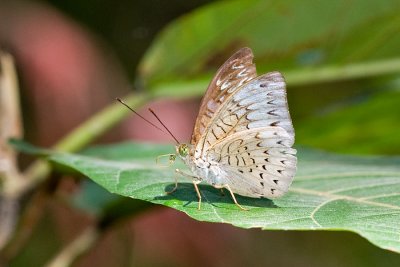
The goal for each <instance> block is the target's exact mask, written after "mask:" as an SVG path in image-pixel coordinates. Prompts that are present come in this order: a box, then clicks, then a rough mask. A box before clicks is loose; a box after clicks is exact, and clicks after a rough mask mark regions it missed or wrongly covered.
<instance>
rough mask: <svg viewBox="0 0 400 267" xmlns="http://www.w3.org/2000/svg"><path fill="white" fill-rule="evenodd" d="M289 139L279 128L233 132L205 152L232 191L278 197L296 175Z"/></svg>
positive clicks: (247, 194)
mask: <svg viewBox="0 0 400 267" xmlns="http://www.w3.org/2000/svg"><path fill="white" fill-rule="evenodd" d="M293 141H294V139H293V137H292V136H290V135H289V134H288V133H287V131H286V130H285V129H283V128H281V127H276V126H274V127H259V128H253V129H249V130H245V131H241V132H238V133H235V134H233V135H231V136H229V137H227V138H225V139H224V140H223V141H222V142H221V143H219V144H218V145H216V146H215V147H214V148H213V149H211V150H210V151H208V153H209V156H210V155H211V156H212V157H213V159H214V160H215V159H216V160H217V161H218V162H219V164H220V166H221V168H223V170H224V171H225V173H226V174H227V177H226V178H227V180H228V181H229V186H230V188H231V189H232V190H233V192H235V193H238V194H240V195H243V196H250V197H268V198H274V197H279V196H282V195H283V194H284V193H285V192H286V191H287V190H288V188H289V186H290V184H291V183H292V180H293V177H294V174H295V172H296V162H297V158H296V156H295V154H296V150H295V149H293V148H291V146H292V145H293Z"/></svg>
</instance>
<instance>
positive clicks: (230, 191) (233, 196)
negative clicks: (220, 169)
mask: <svg viewBox="0 0 400 267" xmlns="http://www.w3.org/2000/svg"><path fill="white" fill-rule="evenodd" d="M214 187H215V188H221V189H222V188H226V189H228V191H229V193H231V196H232V199H233V202H235V204H236V206H238V207H239V208H240V209H242V210H249V209H246V208H243V207H242V206H241V205H240V204H239V203H238V202H237V200H236V197H235V194H234V193H233V191H232V189H231V187H230V186H229V185H227V184H224V185H219V186H218V185H215V186H214Z"/></svg>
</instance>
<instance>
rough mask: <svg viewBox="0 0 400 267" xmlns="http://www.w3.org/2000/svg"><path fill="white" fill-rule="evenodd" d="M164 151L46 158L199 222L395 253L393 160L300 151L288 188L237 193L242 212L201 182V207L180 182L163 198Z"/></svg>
mask: <svg viewBox="0 0 400 267" xmlns="http://www.w3.org/2000/svg"><path fill="white" fill-rule="evenodd" d="M93 151H96V153H93ZM118 151H119V153H118ZM151 151H152V154H153V156H152V157H150V152H151ZM167 151H169V152H172V151H174V150H173V147H172V146H163V145H155V144H153V145H151V144H147V145H143V144H133V143H124V144H121V145H116V146H104V147H100V148H96V149H94V150H92V153H91V156H88V155H86V156H84V155H73V154H64V153H55V154H53V155H52V156H51V157H50V159H51V160H53V161H55V162H57V163H59V164H65V165H67V166H69V167H71V168H75V169H76V170H78V171H80V172H81V173H83V174H85V175H87V176H88V177H90V178H91V179H93V180H94V181H95V182H96V183H98V184H100V185H101V186H103V187H104V188H106V189H107V190H109V191H110V192H112V193H116V194H120V195H123V196H127V197H131V198H135V199H141V200H145V201H149V202H152V203H155V204H161V205H165V206H168V207H172V208H174V209H177V210H180V211H183V212H185V213H186V214H188V215H189V216H190V217H192V218H195V219H197V220H200V221H208V222H219V223H228V224H233V225H235V226H238V227H243V228H254V227H257V228H263V229H284V230H289V229H290V230H348V231H354V232H356V233H358V234H360V235H361V236H363V237H365V238H367V239H368V240H370V241H371V242H372V243H374V244H376V245H378V246H380V247H382V248H385V249H389V250H393V251H396V252H400V234H399V233H400V197H399V192H400V158H391V157H350V156H339V155H332V154H325V153H322V152H317V151H309V150H306V149H300V150H299V153H298V155H299V164H298V174H297V176H296V178H295V181H294V183H293V185H292V187H291V189H290V191H289V193H288V194H286V195H285V196H284V197H282V198H279V199H276V200H273V201H271V200H268V199H254V198H248V197H241V196H238V197H237V199H238V201H239V203H241V204H242V205H243V206H245V207H247V208H249V209H250V210H249V211H247V212H246V211H242V210H239V209H238V207H237V206H235V205H234V204H233V202H232V200H231V198H230V196H229V194H225V195H221V194H220V192H219V190H216V189H214V188H213V187H211V186H208V185H201V186H200V190H201V192H202V196H203V205H202V209H201V210H197V202H198V200H197V196H196V193H195V191H194V189H193V186H192V184H191V183H189V182H188V181H187V182H186V181H183V183H180V186H179V188H178V190H177V191H176V192H175V193H173V194H171V195H166V194H165V192H166V191H168V190H170V189H172V187H173V185H174V171H173V169H172V168H162V167H159V166H157V165H156V164H155V163H154V158H155V157H156V156H157V155H159V154H164V153H166V152H167ZM142 152H143V156H142ZM177 165H178V167H182V165H183V164H182V163H180V162H177Z"/></svg>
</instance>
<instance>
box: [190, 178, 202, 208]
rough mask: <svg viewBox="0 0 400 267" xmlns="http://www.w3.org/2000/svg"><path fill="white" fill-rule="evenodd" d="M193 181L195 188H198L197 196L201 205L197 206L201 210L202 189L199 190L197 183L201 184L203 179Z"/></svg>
mask: <svg viewBox="0 0 400 267" xmlns="http://www.w3.org/2000/svg"><path fill="white" fill-rule="evenodd" d="M192 182H193V185H194V189H196V193H197V198H198V199H199V205H198V206H197V209H198V210H200V208H201V194H200V190H199V187H198V186H197V184H199V183H200V182H201V181H199V180H193V181H192Z"/></svg>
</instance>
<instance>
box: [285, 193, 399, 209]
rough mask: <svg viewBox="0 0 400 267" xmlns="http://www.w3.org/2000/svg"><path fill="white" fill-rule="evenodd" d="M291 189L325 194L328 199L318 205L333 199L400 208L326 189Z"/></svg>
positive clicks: (317, 194) (315, 194)
mask: <svg viewBox="0 0 400 267" xmlns="http://www.w3.org/2000/svg"><path fill="white" fill-rule="evenodd" d="M289 191H291V192H296V193H301V194H307V195H314V196H323V197H326V198H328V200H326V201H324V202H323V203H321V204H320V205H318V206H322V205H324V203H325V202H330V201H332V200H347V201H351V202H356V203H361V204H367V205H371V206H377V207H384V208H389V209H393V210H400V206H396V205H391V204H387V203H382V202H376V201H370V200H366V199H363V198H356V197H351V196H346V195H339V194H332V193H329V192H324V191H318V190H312V189H305V188H301V187H291V188H290V190H289ZM369 197H372V196H369Z"/></svg>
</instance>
